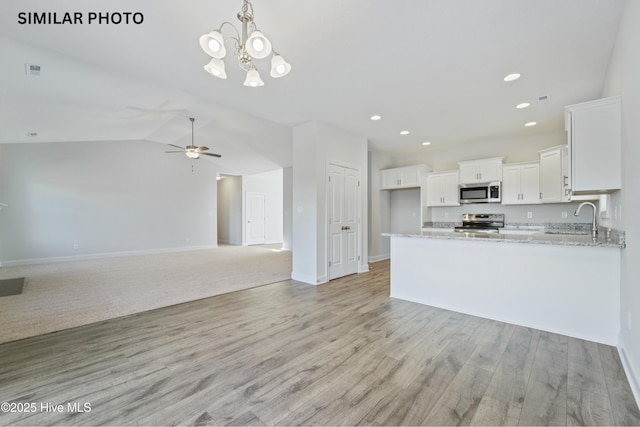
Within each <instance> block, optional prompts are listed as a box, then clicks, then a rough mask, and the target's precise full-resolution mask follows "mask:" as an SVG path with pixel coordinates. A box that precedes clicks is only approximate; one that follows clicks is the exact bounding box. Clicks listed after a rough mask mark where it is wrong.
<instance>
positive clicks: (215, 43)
mask: <svg viewBox="0 0 640 427" xmlns="http://www.w3.org/2000/svg"><path fill="white" fill-rule="evenodd" d="M200 47H201V48H202V50H204V51H205V52H207V55H209V56H211V57H213V58H217V59H222V58H224V56H225V55H226V54H227V49H226V48H225V47H224V38H223V37H222V33H221V32H220V31H211V32H210V33H209V34H203V35H202V36H200Z"/></svg>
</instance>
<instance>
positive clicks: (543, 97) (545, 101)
mask: <svg viewBox="0 0 640 427" xmlns="http://www.w3.org/2000/svg"><path fill="white" fill-rule="evenodd" d="M549 101H551V97H550V96H549V95H540V96H539V97H538V104H548V103H549Z"/></svg>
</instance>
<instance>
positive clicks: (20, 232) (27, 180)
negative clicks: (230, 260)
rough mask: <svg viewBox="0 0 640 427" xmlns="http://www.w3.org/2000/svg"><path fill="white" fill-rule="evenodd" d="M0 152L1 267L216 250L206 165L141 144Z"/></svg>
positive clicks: (210, 171) (212, 186)
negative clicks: (102, 256) (1, 204)
mask: <svg viewBox="0 0 640 427" xmlns="http://www.w3.org/2000/svg"><path fill="white" fill-rule="evenodd" d="M1 147H2V157H0V182H2V193H1V194H0V200H2V201H3V202H4V203H7V204H9V208H7V209H4V210H3V211H2V212H1V215H0V236H1V238H0V260H1V261H2V262H3V264H4V265H11V264H19V263H28V262H41V261H51V260H55V259H74V258H82V257H88V256H98V255H100V254H114V253H115V254H120V253H132V252H133V253H146V252H157V251H165V250H184V249H188V248H202V247H215V246H216V245H217V221H216V193H217V188H216V173H217V171H216V168H215V166H214V165H213V163H211V162H209V161H207V160H197V161H192V160H190V159H188V158H187V157H186V156H182V155H179V154H171V155H169V154H165V153H164V151H165V148H164V146H162V145H160V144H157V143H153V142H145V141H116V142H114V141H109V142H61V143H46V144H36V143H34V144H4V145H2V146H1ZM192 165H193V171H192ZM74 245H77V249H74Z"/></svg>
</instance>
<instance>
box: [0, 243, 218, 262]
mask: <svg viewBox="0 0 640 427" xmlns="http://www.w3.org/2000/svg"><path fill="white" fill-rule="evenodd" d="M217 247H218V245H217V244H215V245H203V246H187V247H179V248H159V249H144V250H139V251H123V252H106V253H99V254H85V255H70V256H59V257H48V258H29V259H18V260H10V261H3V262H2V266H3V267H13V266H18V265H31V264H49V263H58V262H70V261H87V260H93V259H101V258H117V257H125V256H137V255H155V254H167V253H172V252H190V251H201V250H205V249H215V248H217Z"/></svg>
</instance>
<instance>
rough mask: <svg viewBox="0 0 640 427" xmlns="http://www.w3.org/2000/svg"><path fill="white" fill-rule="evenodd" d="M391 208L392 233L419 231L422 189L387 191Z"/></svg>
mask: <svg viewBox="0 0 640 427" xmlns="http://www.w3.org/2000/svg"><path fill="white" fill-rule="evenodd" d="M387 193H389V198H390V201H389V204H390V206H391V212H390V221H391V229H390V231H392V232H401V231H411V230H419V229H420V227H422V224H420V209H421V208H420V189H418V188H407V189H403V190H393V191H387Z"/></svg>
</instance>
